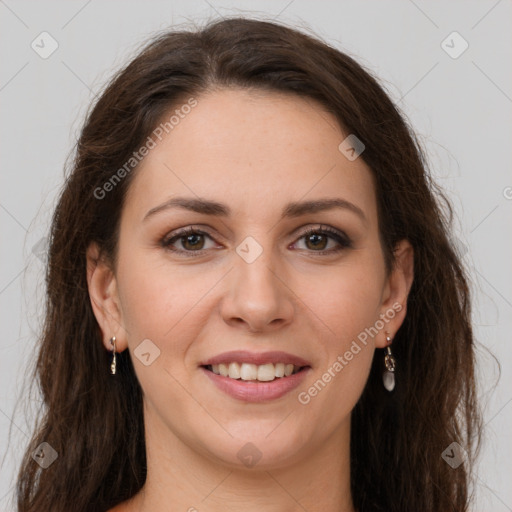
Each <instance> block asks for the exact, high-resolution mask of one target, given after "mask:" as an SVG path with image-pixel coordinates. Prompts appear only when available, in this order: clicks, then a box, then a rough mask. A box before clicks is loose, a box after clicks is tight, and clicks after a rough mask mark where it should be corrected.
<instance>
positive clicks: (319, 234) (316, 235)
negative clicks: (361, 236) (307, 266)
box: [299, 226, 352, 254]
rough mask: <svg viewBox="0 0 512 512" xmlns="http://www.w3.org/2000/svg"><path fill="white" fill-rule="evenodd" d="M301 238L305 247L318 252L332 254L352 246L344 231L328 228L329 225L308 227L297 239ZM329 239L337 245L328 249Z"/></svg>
mask: <svg viewBox="0 0 512 512" xmlns="http://www.w3.org/2000/svg"><path fill="white" fill-rule="evenodd" d="M302 239H304V243H305V246H306V249H308V250H309V251H310V252H313V253H315V252H316V253H318V254H333V253H336V252H339V251H342V250H343V249H347V248H349V247H352V242H351V240H350V238H349V237H348V236H347V235H345V233H343V232H341V231H337V230H335V229H333V228H330V227H329V226H322V227H320V228H310V229H308V230H307V231H306V232H305V233H303V234H302V236H301V237H300V239H299V240H302ZM329 241H334V242H335V243H337V244H338V247H336V245H335V246H334V247H331V248H329V249H328V248H327V246H328V244H329ZM299 248H300V247H299Z"/></svg>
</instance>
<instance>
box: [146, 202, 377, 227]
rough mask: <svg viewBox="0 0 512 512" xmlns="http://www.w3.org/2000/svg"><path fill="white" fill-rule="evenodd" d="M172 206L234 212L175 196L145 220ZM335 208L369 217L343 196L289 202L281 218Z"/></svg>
mask: <svg viewBox="0 0 512 512" xmlns="http://www.w3.org/2000/svg"><path fill="white" fill-rule="evenodd" d="M172 208H179V209H183V210H188V211H192V212H196V213H202V214H204V215H214V216H216V217H229V216H231V213H232V212H231V208H229V206H227V205H224V204H222V203H218V202H216V201H209V200H207V199H196V198H193V197H173V198H172V199H169V200H168V201H166V202H165V203H162V204H161V205H159V206H155V207H154V208H151V210H149V211H148V212H147V213H146V215H145V216H144V219H143V221H145V220H147V219H148V218H149V217H152V216H153V215H155V214H156V213H159V212H162V211H165V210H169V209H172ZM335 208H341V209H344V210H349V211H351V212H353V213H355V214H356V215H358V216H359V217H360V218H361V220H363V221H364V222H367V218H366V216H365V214H364V212H363V210H361V208H359V206H356V205H355V204H353V203H351V202H350V201H347V200H345V199H341V198H324V199H315V200H312V201H302V202H291V203H288V204H287V205H286V206H285V207H284V208H283V211H282V213H281V219H285V218H294V217H300V216H301V215H306V214H308V213H317V212H322V211H326V210H332V209H335Z"/></svg>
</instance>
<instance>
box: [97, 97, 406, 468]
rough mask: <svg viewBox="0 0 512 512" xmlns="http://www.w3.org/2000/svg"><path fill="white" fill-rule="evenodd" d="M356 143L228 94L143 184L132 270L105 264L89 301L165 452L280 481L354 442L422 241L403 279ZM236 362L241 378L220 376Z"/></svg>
mask: <svg viewBox="0 0 512 512" xmlns="http://www.w3.org/2000/svg"><path fill="white" fill-rule="evenodd" d="M347 135H349V134H348V133H343V132H342V130H341V129H340V127H339V125H338V123H337V122H336V120H335V118H334V117H333V116H332V115H331V114H329V113H328V112H326V111H324V109H323V108H322V107H321V106H320V105H318V104H317V103H315V102H313V101H312V100H307V99H302V98H299V97H296V96H292V95H281V94H278V93H254V92H248V91H243V90H223V91H216V92H213V93H210V94H207V95H204V96H201V97H197V105H196V106H195V107H194V108H193V109H191V111H190V113H188V114H187V115H186V116H183V118H181V117H180V120H179V123H178V124H176V125H175V126H174V128H173V129H172V131H170V133H169V134H168V135H167V136H165V137H163V139H162V141H160V142H158V144H157V145H156V147H154V148H153V149H151V150H150V152H149V154H148V155H147V156H146V157H145V159H144V160H143V162H142V164H141V166H140V167H139V168H138V169H137V171H134V172H136V175H135V176H134V180H133V182H132V183H131V185H130V189H129V192H128V195H127V198H126V203H125V205H124V209H123V212H122V218H121V226H120V234H119V253H118V254H119V259H118V264H117V267H116V269H115V270H114V272H110V270H109V268H108V266H106V265H105V266H103V265H102V264H96V266H95V267H94V268H93V266H92V265H91V267H90V269H89V287H90V293H91V300H92V304H93V308H94V311H95V313H96V316H97V318H98V321H99V323H100V326H101V328H102V331H103V333H104V338H105V343H106V346H107V348H108V349H111V347H110V345H109V344H108V339H109V338H110V337H111V336H112V335H114V334H115V335H116V338H117V350H118V351H122V350H124V349H127V350H129V351H130V355H131V358H132V360H133V363H134V367H135V371H136V374H137V378H138V379H139V382H140V384H141V387H142V389H143V392H144V406H145V407H144V414H145V420H146V422H147V425H150V430H151V432H150V435H155V436H161V438H162V441H161V444H162V445H163V446H165V443H166V441H164V440H163V439H168V440H169V443H171V442H173V443H175V442H176V440H179V441H180V442H181V443H182V444H183V445H184V446H188V447H192V448H193V450H194V451H195V452H196V453H199V454H202V455H204V456H206V457H208V458H209V459H210V460H213V461H217V462H219V463H222V464H225V465H229V466H231V467H233V466H237V467H243V464H244V461H243V452H242V456H241V455H240V453H239V450H240V449H241V447H244V446H245V450H246V451H247V450H248V451H249V452H251V451H253V453H249V455H255V454H256V453H258V452H259V455H257V456H258V457H261V458H260V459H259V461H258V465H259V466H260V467H262V468H264V467H269V468H270V467H278V466H280V465H285V464H291V463H296V462H298V461H300V460H301V459H305V458H307V457H308V455H309V454H312V453H314V452H315V451H318V449H319V448H320V447H321V446H322V445H325V443H326V442H327V440H329V439H333V435H334V436H335V435H336V433H337V432H341V431H342V430H343V429H345V431H346V429H347V428H348V425H349V422H350V413H351V410H352V408H353V407H354V405H355V404H356V402H357V400H358V399H359V397H360V395H361V393H362V390H363V388H364V386H365V383H366V380H367V378H368V374H369V370H370V365H371V361H372V357H373V354H374V349H375V347H383V346H385V345H386V332H387V333H389V335H390V336H391V337H392V336H394V334H395V333H396V331H397V330H398V328H399V326H400V323H401V322H402V320H403V317H404V315H405V299H406V294H407V292H408V289H409V286H410V280H411V278H410V268H411V267H410V257H409V256H410V247H409V248H408V247H407V244H405V242H404V243H403V244H402V245H401V247H400V248H399V250H398V251H397V258H398V260H400V258H402V259H403V260H404V263H403V264H402V265H398V266H397V267H396V268H395V270H394V271H393V272H391V273H389V274H388V273H387V272H386V268H385V264H384V257H383V253H382V248H381V245H380V241H379V232H378V218H377V201H376V195H375V189H374V184H373V180H372V175H371V172H370V169H369V168H368V167H367V165H366V164H365V163H364V162H363V160H362V158H356V159H355V160H349V159H348V158H347V157H346V156H345V154H344V153H343V152H341V151H340V149H339V145H340V143H341V142H342V141H343V140H344V139H345V138H346V137H347ZM178 199H179V201H178ZM170 200H174V201H175V204H171V203H169V201H170ZM326 200H330V201H331V203H330V204H328V203H325V204H324V203H322V201H326ZM192 201H194V203H192ZM204 202H213V203H216V204H215V205H209V206H208V205H206V206H205V205H204ZM201 203H203V206H202V207H200V206H201ZM308 203H309V204H308ZM315 205H316V207H315ZM322 205H323V206H322ZM329 206H330V207H329ZM185 229H189V231H184V230H185ZM93 254H94V248H93V247H91V252H90V255H89V256H91V255H93ZM402 255H404V256H403V257H402ZM407 255H409V256H407ZM231 351H246V352H248V353H249V354H234V355H228V356H225V357H224V356H223V354H225V353H227V352H231ZM268 352H274V353H275V352H282V353H284V354H278V355H275V354H274V358H272V355H271V354H270V355H268V354H267V353H268ZM219 356H220V358H221V360H224V362H225V363H226V367H227V368H223V367H218V368H216V367H215V366H212V367H205V366H208V363H209V362H212V361H211V360H213V362H218V361H219V359H218V357H219ZM257 356H261V358H260V359H257ZM253 357H256V358H253ZM214 358H217V359H214ZM267 359H268V360H267ZM269 361H272V362H273V363H275V364H274V366H272V367H271V366H269V365H268V364H267V363H269ZM230 362H231V363H252V362H255V363H261V364H262V365H263V366H259V367H258V365H256V366H251V365H245V366H243V367H242V373H243V374H244V375H245V378H247V379H249V380H247V381H246V380H243V379H242V380H235V379H234V378H231V377H229V376H223V375H216V374H215V373H214V372H213V371H212V370H216V371H221V372H224V373H225V372H226V370H227V371H231V374H230V375H231V376H234V377H236V376H237V374H236V366H235V365H231V368H230V365H229V363H230ZM294 362H295V366H296V367H297V369H298V368H300V367H302V370H301V371H299V372H298V373H296V374H293V375H291V376H285V377H275V373H274V374H272V376H274V380H271V381H270V380H267V381H265V382H255V381H254V380H255V377H256V374H254V373H252V372H254V371H256V373H257V372H260V377H261V378H262V379H266V378H272V377H268V373H267V372H272V371H274V372H275V371H277V372H278V373H279V372H280V371H281V372H282V369H281V370H280V369H279V368H282V365H281V363H283V364H291V363H294ZM264 363H265V364H264ZM261 368H263V370H262V369H261ZM294 369H295V368H294ZM106 371H107V370H106ZM244 372H247V373H244ZM147 428H148V427H147ZM171 440H172V441H171ZM246 443H252V444H251V445H247V446H246ZM169 446H170V445H169Z"/></svg>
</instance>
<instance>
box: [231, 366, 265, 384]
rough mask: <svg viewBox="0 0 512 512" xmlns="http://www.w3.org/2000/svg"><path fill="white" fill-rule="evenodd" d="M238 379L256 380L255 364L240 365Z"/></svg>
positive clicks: (256, 368)
mask: <svg viewBox="0 0 512 512" xmlns="http://www.w3.org/2000/svg"><path fill="white" fill-rule="evenodd" d="M230 376H231V375H230ZM240 378H241V379H242V380H256V379H257V378H258V367H257V366H256V365H255V364H248V363H242V365H241V366H240Z"/></svg>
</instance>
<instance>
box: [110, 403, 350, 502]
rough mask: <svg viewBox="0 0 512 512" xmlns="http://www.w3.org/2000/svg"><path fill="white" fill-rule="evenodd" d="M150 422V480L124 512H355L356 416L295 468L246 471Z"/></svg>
mask: <svg viewBox="0 0 512 512" xmlns="http://www.w3.org/2000/svg"><path fill="white" fill-rule="evenodd" d="M146 412H147V411H146ZM145 421H146V460H147V477H146V482H145V484H144V487H143V488H142V489H141V491H140V492H139V493H138V494H137V495H136V496H134V497H133V498H132V499H131V500H129V501H128V502H127V503H126V504H125V506H126V507H125V508H122V509H121V510H123V511H124V510H126V511H127V512H128V511H130V512H135V511H137V512H149V511H151V512H168V511H169V510H182V511H184V512H185V511H187V512H203V511H208V512H221V511H222V512H224V511H226V510H228V509H229V508H230V507H229V505H232V506H233V509H237V510H239V509H240V508H241V507H242V508H243V510H244V512H259V511H261V510H265V511H267V512H298V511H311V512H313V511H315V510H322V511H323V512H335V511H336V512H354V511H355V509H354V507H353V504H352V497H351V492H350V416H349V417H348V418H347V421H346V422H345V423H343V424H342V425H341V427H340V428H339V429H338V430H336V431H335V432H334V433H333V434H332V435H331V437H330V439H328V440H327V441H325V442H324V444H323V445H322V446H312V447H311V448H310V450H309V452H308V453H301V454H300V455H297V456H295V457H294V458H293V463H292V464H279V465H277V464H276V466H275V467H271V466H269V467H266V468H259V467H258V465H257V464H256V465H255V466H253V467H251V468H243V469H240V468H239V467H234V466H231V465H229V464H226V463H223V462H222V461H221V460H216V459H214V458H213V456H212V455H211V454H208V453H207V451H206V448H205V447H200V449H199V447H197V446H195V447H194V448H192V447H190V446H189V445H187V443H186V442H183V441H182V440H181V439H180V438H179V437H177V436H176V435H174V434H173V433H172V432H171V431H170V430H169V429H168V428H167V427H166V426H165V425H164V424H163V423H162V422H159V421H158V420H157V419H156V418H155V417H154V416H150V418H148V415H147V414H145ZM148 432H151V435H148V434H147V433H148ZM235 444H237V443H236V442H235ZM116 510H117V509H116Z"/></svg>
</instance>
